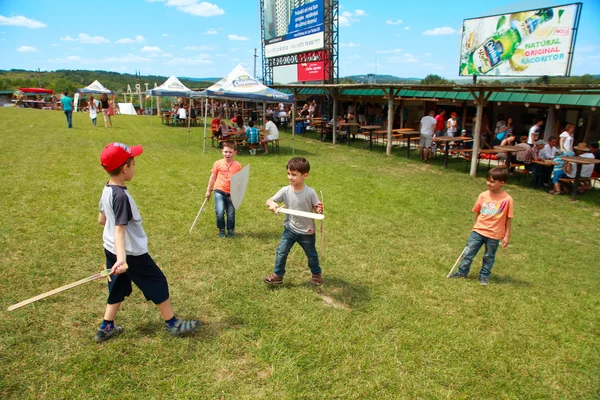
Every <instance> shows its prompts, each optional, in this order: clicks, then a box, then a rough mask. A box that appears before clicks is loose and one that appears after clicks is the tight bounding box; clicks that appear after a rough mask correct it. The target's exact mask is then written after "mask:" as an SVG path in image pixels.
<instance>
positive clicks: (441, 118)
mask: <svg viewBox="0 0 600 400" xmlns="http://www.w3.org/2000/svg"><path fill="white" fill-rule="evenodd" d="M445 127H446V110H442V111H440V113H439V114H438V115H436V116H435V137H440V136H444V130H445Z"/></svg>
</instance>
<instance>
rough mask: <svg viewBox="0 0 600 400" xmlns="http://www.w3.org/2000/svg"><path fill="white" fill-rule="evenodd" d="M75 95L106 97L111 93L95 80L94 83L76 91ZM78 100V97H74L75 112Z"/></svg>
mask: <svg viewBox="0 0 600 400" xmlns="http://www.w3.org/2000/svg"><path fill="white" fill-rule="evenodd" d="M77 93H81V94H106V95H109V94H113V92H112V91H110V90H108V89H107V88H105V87H104V86H103V85H102V84H101V83H100V82H98V81H97V80H95V81H94V82H92V83H90V84H89V85H88V86H86V87H84V88H81V89H77ZM79 99H80V96H76V100H75V111H77V109H78V108H79Z"/></svg>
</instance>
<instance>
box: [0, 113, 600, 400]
mask: <svg viewBox="0 0 600 400" xmlns="http://www.w3.org/2000/svg"><path fill="white" fill-rule="evenodd" d="M73 119H74V128H73V129H67V128H66V121H65V116H64V115H63V113H62V112H58V111H41V110H33V109H16V108H8V109H6V108H1V109H0V169H1V171H2V173H1V174H0V207H1V210H2V212H1V213H0V248H1V249H2V251H0V266H1V267H2V297H1V300H0V303H1V304H0V306H1V307H2V309H3V310H6V307H8V306H9V305H10V304H14V303H16V302H18V301H21V300H24V299H27V298H29V297H32V296H34V295H37V294H39V293H41V292H45V291H48V290H51V289H54V288H57V287H59V286H62V285H64V284H67V283H70V282H74V281H76V280H78V279H81V278H84V277H86V276H89V275H92V274H94V273H96V272H98V271H100V270H101V269H103V268H105V265H104V253H103V249H102V227H101V226H100V225H99V224H98V223H97V222H96V221H97V216H98V200H99V197H100V193H101V190H102V187H103V186H104V184H105V183H106V181H107V179H108V176H107V174H106V173H105V172H104V171H103V169H102V168H101V167H100V165H99V164H100V162H99V155H100V152H101V150H102V148H103V147H104V146H105V145H106V144H107V143H109V142H112V141H122V142H124V143H128V144H138V143H139V144H142V145H143V146H144V153H143V154H142V155H141V156H140V157H138V158H137V159H136V166H135V173H136V175H135V177H134V179H133V180H132V181H131V182H128V184H127V187H128V189H129V192H130V193H131V195H132V196H133V198H134V199H135V201H136V204H137V206H138V207H139V209H140V211H141V214H142V216H143V218H144V228H145V230H146V232H147V234H148V237H149V246H150V254H151V255H152V257H153V259H154V260H155V261H156V262H157V263H158V265H160V267H161V268H162V270H163V271H164V272H165V274H166V276H167V279H168V280H169V289H170V293H171V300H172V303H173V307H174V309H175V311H176V312H177V315H178V316H180V317H184V318H192V317H198V318H200V319H201V320H202V322H203V326H202V327H201V329H200V330H199V332H198V333H197V334H195V335H194V336H191V337H187V338H177V339H173V338H171V337H169V336H168V335H167V334H166V333H165V332H164V331H163V330H162V324H161V320H160V316H159V313H158V311H157V309H156V307H155V306H154V305H153V304H152V303H150V302H145V301H144V298H143V295H142V294H141V293H140V291H139V290H138V289H137V288H136V287H134V289H133V293H132V295H131V297H129V298H127V300H125V302H124V303H123V306H122V307H121V310H120V311H119V314H118V316H117V322H118V323H119V324H122V325H123V326H124V327H125V333H124V334H123V335H121V336H120V337H118V338H117V339H115V340H112V341H109V342H107V343H103V344H102V345H97V344H96V343H94V342H93V336H94V333H95V330H96V328H97V327H98V325H99V324H100V322H101V321H102V314H103V312H104V307H105V302H106V295H107V294H106V283H105V282H101V281H96V282H92V283H89V284H86V285H84V286H80V287H78V288H75V289H72V290H69V291H66V292H63V293H61V294H58V295H56V296H53V297H50V298H48V299H46V300H43V301H40V302H37V303H34V304H32V305H29V306H27V307H26V308H22V309H19V310H16V311H14V312H11V313H8V312H6V311H4V312H2V329H0V398H2V399H96V398H114V399H124V400H128V399H163V398H174V399H256V398H264V399H273V398H276V399H396V398H404V399H419V398H420V399H594V398H598V388H599V387H600V374H598V371H600V357H598V349H599V348H600V334H599V328H598V316H599V315H600V301H599V299H598V293H600V268H597V265H598V254H597V249H598V247H599V245H600V229H599V226H600V223H599V222H600V221H599V218H600V213H599V210H598V202H599V201H600V191H599V190H594V191H592V192H588V193H585V194H584V195H581V196H580V197H579V198H580V201H579V202H578V203H575V204H574V203H571V202H570V201H569V199H568V198H567V196H553V195H549V194H548V193H545V192H540V191H534V190H531V189H530V188H528V187H526V184H521V183H518V182H514V181H512V178H511V181H510V182H509V183H508V184H507V185H506V186H505V188H506V189H507V191H508V192H509V193H510V194H511V195H512V196H513V198H514V199H515V220H514V222H513V225H512V228H513V229H512V237H511V244H510V245H509V247H508V248H506V249H501V250H499V251H498V254H497V257H496V264H495V266H494V270H493V273H492V278H491V282H490V286H488V287H480V286H479V282H478V281H477V273H478V272H479V266H480V265H481V252H480V254H479V256H478V257H477V258H476V259H475V261H474V263H473V268H472V272H471V277H470V279H467V280H460V281H451V280H448V279H446V278H445V277H446V274H447V273H448V271H449V270H450V268H451V266H452V264H453V263H454V261H455V260H456V258H457V257H458V255H459V254H460V252H461V250H462V249H463V247H464V245H465V242H466V239H467V237H468V235H469V233H470V230H471V227H472V225H473V213H472V212H471V211H470V210H471V206H472V204H473V203H474V201H475V200H476V198H477V195H478V194H479V193H480V192H482V191H484V190H485V181H484V179H483V177H480V178H477V179H472V178H471V177H469V175H468V174H467V173H465V172H464V161H463V160H462V159H452V160H451V164H450V168H449V169H448V170H444V169H443V167H442V166H441V165H440V162H439V161H438V162H433V163H431V164H423V163H421V162H419V161H418V159H417V158H416V157H415V154H414V153H413V155H412V159H411V160H407V159H406V158H405V149H404V148H400V149H398V148H395V149H394V152H393V155H392V156H390V157H387V156H385V154H384V153H383V150H382V147H381V146H379V147H378V148H375V149H374V151H373V152H369V151H368V144H367V143H366V142H365V141H363V140H362V139H359V138H357V139H356V140H355V141H352V142H351V146H350V147H348V146H347V145H346V144H339V145H332V144H331V143H323V142H320V141H319V139H318V136H317V135H316V134H314V133H309V134H308V135H309V136H308V137H306V136H302V137H296V138H295V140H294V142H292V137H291V135H290V134H289V133H283V132H282V133H281V137H282V139H283V140H282V141H281V146H282V147H281V153H280V154H274V153H269V155H268V156H263V155H261V154H260V153H259V155H258V156H256V157H250V156H249V155H248V151H247V149H242V150H241V151H240V153H239V154H238V155H237V156H236V159H237V160H238V161H240V162H241V163H242V164H243V165H245V164H248V163H251V164H252V166H251V173H250V183H249V185H248V190H247V192H246V197H245V199H244V203H243V205H242V207H241V208H240V209H239V210H238V211H237V212H236V224H237V229H236V233H237V235H238V237H237V238H236V239H233V240H219V239H218V238H217V229H216V227H215V220H214V201H213V199H211V200H210V201H209V202H208V203H207V206H206V207H205V209H204V211H203V212H202V214H201V215H200V218H199V220H198V223H197V224H196V227H195V229H194V231H193V232H192V234H188V230H189V229H190V226H191V224H192V222H193V220H194V217H195V216H196V214H197V212H198V209H199V208H200V205H201V204H202V201H203V196H204V193H205V190H206V184H207V182H208V179H209V175H210V169H211V166H212V164H213V162H214V161H215V160H217V159H219V158H221V157H222V156H221V153H220V152H219V150H218V149H216V148H213V147H211V145H210V141H209V142H208V145H207V148H206V154H203V143H202V139H201V138H202V136H203V130H202V128H192V130H191V132H190V140H189V144H188V143H187V129H185V128H174V127H167V126H164V125H162V124H161V123H160V122H159V119H158V118H154V119H153V125H152V126H151V122H150V118H149V117H141V116H121V115H117V116H114V117H113V125H114V128H112V129H105V128H103V127H102V121H101V119H102V117H101V116H100V121H99V125H100V127H98V128H96V129H94V128H93V126H92V124H91V122H90V119H89V117H88V115H87V114H86V113H75V114H74V115H73ZM310 135H313V136H310ZM292 143H295V154H292ZM293 156H303V157H307V158H308V160H309V161H310V163H311V171H310V174H309V175H308V180H307V183H308V185H310V186H311V187H313V188H315V189H316V190H317V191H319V190H322V191H323V195H324V202H325V215H326V219H325V250H324V252H321V248H320V239H321V237H320V236H319V232H317V243H318V247H317V249H318V250H319V253H320V254H319V255H320V257H321V262H322V265H323V273H324V278H325V283H324V285H323V286H322V287H320V288H312V287H311V286H310V285H309V284H308V281H309V279H310V273H309V271H308V269H307V266H306V256H305V255H304V253H303V252H302V250H301V249H300V248H299V247H298V246H295V247H294V248H293V249H292V252H291V253H290V256H289V257H288V264H287V266H288V268H287V269H288V273H287V275H286V276H285V283H284V284H283V285H282V286H281V287H279V288H275V289H271V288H267V287H265V285H264V284H263V283H262V281H261V276H263V275H266V274H268V273H270V272H271V271H272V268H273V261H274V257H275V249H276V247H277V244H278V241H279V238H280V235H281V232H282V226H281V222H282V219H283V216H282V215H274V214H272V213H270V212H269V211H268V210H267V209H266V207H265V200H266V199H267V198H269V197H270V196H272V195H273V194H274V193H276V191H277V190H278V189H279V188H280V187H282V186H284V185H287V184H288V182H287V176H286V170H285V166H286V162H287V161H288V160H289V159H290V158H291V157H293ZM483 169H485V168H483ZM480 173H481V170H480ZM317 227H319V225H318V224H317ZM482 251H483V250H482Z"/></svg>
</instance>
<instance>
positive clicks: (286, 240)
mask: <svg viewBox="0 0 600 400" xmlns="http://www.w3.org/2000/svg"><path fill="white" fill-rule="evenodd" d="M294 243H298V244H299V245H300V246H301V247H302V250H304V254H306V257H307V258H308V268H310V272H312V273H313V274H320V273H321V266H320V265H319V256H318V255H317V249H316V247H315V235H303V234H301V233H296V232H294V231H293V230H291V229H289V228H288V227H285V228H284V229H283V234H282V235H281V240H280V241H279V246H277V253H276V256H275V270H274V271H273V272H275V274H277V275H278V276H281V277H283V276H284V275H285V262H286V261H287V256H288V254H289V253H290V250H291V249H292V246H293V245H294Z"/></svg>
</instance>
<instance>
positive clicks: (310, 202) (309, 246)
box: [263, 157, 323, 286]
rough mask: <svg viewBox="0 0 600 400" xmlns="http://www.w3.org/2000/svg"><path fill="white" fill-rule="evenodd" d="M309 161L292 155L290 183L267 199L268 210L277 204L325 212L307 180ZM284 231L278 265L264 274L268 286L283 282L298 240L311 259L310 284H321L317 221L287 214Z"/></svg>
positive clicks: (289, 168)
mask: <svg viewBox="0 0 600 400" xmlns="http://www.w3.org/2000/svg"><path fill="white" fill-rule="evenodd" d="M309 172H310V164H309V162H308V160H307V159H306V158H304V157H296V158H292V159H291V160H290V161H288V163H287V177H288V181H289V183H290V184H289V186H284V187H283V188H281V189H279V191H278V192H277V193H276V194H275V196H273V197H271V198H270V199H269V200H267V207H269V210H271V211H273V212H276V211H277V208H278V204H277V203H282V202H283V204H285V207H286V208H289V209H292V210H299V211H306V212H316V213H319V214H320V213H322V212H323V204H322V203H321V202H320V201H319V198H318V197H317V193H316V192H315V190H314V189H313V188H311V187H309V186H308V185H306V184H305V183H304V181H305V180H306V177H307V176H308V173H309ZM283 226H284V228H283V234H282V235H281V240H280V241H279V246H278V247H277V253H276V256H275V268H274V271H273V273H272V274H271V275H269V276H265V277H263V282H265V283H266V284H268V285H281V284H282V283H283V276H284V275H285V264H286V261H287V256H288V254H289V253H290V250H291V249H292V246H293V245H294V243H298V244H299V245H300V247H302V250H304V254H306V257H307V259H308V268H310V272H311V273H312V278H311V281H310V283H311V284H313V285H315V286H319V285H321V283H322V282H323V276H322V274H321V272H322V271H321V265H320V264H319V255H318V254H317V249H316V246H315V221H314V220H313V219H311V218H305V217H299V216H296V215H289V214H286V216H285V219H284V220H283Z"/></svg>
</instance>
